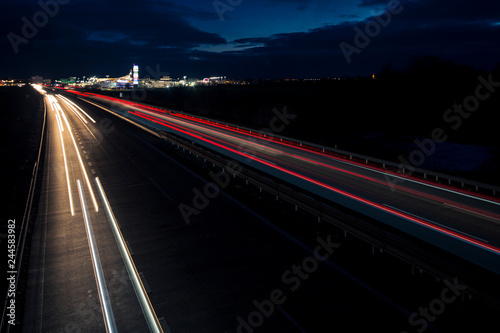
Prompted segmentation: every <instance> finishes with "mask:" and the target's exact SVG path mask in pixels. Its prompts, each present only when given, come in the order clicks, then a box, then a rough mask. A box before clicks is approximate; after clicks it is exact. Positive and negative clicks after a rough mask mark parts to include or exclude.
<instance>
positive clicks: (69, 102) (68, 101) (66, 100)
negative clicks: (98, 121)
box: [56, 95, 95, 124]
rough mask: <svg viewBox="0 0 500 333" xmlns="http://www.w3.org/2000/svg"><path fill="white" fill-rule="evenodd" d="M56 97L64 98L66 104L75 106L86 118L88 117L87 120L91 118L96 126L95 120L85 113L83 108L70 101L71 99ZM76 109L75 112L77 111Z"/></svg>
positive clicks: (60, 96)
mask: <svg viewBox="0 0 500 333" xmlns="http://www.w3.org/2000/svg"><path fill="white" fill-rule="evenodd" d="M56 96H57V97H59V98H62V99H63V100H64V101H65V102H66V104H68V105H70V106H73V107H75V108H76V109H78V110H80V112H81V113H83V114H84V115H85V116H87V118H89V119H90V121H91V122H93V123H94V124H95V120H94V119H93V118H92V117H91V116H89V115H88V113H87V112H85V111H83V110H82V108H80V107H79V106H78V105H76V104H75V103H73V102H72V101H70V100H69V99H67V98H66V97H64V96H62V95H56ZM76 109H75V111H76ZM76 112H78V111H76ZM85 123H87V122H85Z"/></svg>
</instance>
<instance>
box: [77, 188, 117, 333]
mask: <svg viewBox="0 0 500 333" xmlns="http://www.w3.org/2000/svg"><path fill="white" fill-rule="evenodd" d="M77 183H78V192H79V193H80V203H81V205H82V212H83V218H84V221H85V229H86V230H87V239H88V242H89V248H90V255H91V257H92V264H93V267H94V275H95V277H96V283H97V290H98V292H99V298H100V300H101V308H102V310H103V311H102V314H103V317H104V323H105V324H106V332H111V333H114V332H118V329H117V328H116V322H115V317H114V315H113V309H112V308H111V302H110V299H109V293H108V288H107V286H106V279H105V278H104V272H103V270H102V265H101V259H100V257H99V251H98V250H97V244H96V243H95V239H94V232H93V230H92V225H91V223H90V218H89V216H88V214H87V208H86V206H85V197H84V194H83V190H82V185H81V183H80V179H78V180H77Z"/></svg>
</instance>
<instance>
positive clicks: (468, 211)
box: [443, 202, 500, 222]
mask: <svg viewBox="0 0 500 333" xmlns="http://www.w3.org/2000/svg"><path fill="white" fill-rule="evenodd" d="M443 204H444V205H446V206H450V207H453V208H455V209H459V210H462V211H464V212H467V213H470V214H474V215H479V216H481V217H485V218H487V219H491V220H493V221H497V222H499V221H500V220H499V219H497V218H495V217H493V216H488V215H486V214H482V213H479V212H475V211H472V210H469V209H465V208H462V207H459V206H455V205H450V204H449V203H446V202H443Z"/></svg>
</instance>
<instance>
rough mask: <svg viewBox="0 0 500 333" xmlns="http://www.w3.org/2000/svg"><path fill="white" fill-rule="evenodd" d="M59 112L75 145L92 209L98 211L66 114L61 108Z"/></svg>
mask: <svg viewBox="0 0 500 333" xmlns="http://www.w3.org/2000/svg"><path fill="white" fill-rule="evenodd" d="M61 114H62V116H63V119H64V122H65V123H66V127H67V128H68V132H69V135H70V136H71V139H72V140H73V145H74V146H75V151H76V155H77V156H78V161H79V162H80V166H81V168H82V172H83V176H84V177H85V181H86V182H87V186H88V188H89V192H90V196H91V198H92V202H93V203H94V209H95V211H96V212H98V211H99V206H98V205H97V200H96V198H95V195H94V191H93V190H92V185H91V184H90V180H89V177H88V175H87V170H86V169H85V165H84V164H83V161H82V157H81V156H80V152H79V151H78V146H77V145H76V141H75V138H74V137H73V133H71V127H70V126H69V122H68V119H67V118H66V115H65V114H64V111H62V110H61ZM84 152H85V151H84Z"/></svg>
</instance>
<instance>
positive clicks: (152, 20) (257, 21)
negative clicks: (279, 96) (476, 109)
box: [0, 0, 500, 79]
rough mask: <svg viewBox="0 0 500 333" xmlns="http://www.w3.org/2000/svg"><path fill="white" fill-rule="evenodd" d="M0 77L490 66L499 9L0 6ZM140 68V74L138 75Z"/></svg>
mask: <svg viewBox="0 0 500 333" xmlns="http://www.w3.org/2000/svg"><path fill="white" fill-rule="evenodd" d="M4 7H5V8H4V11H3V13H4V14H3V15H4V17H3V18H2V23H3V24H2V28H1V29H2V35H3V36H4V37H3V38H2V39H1V41H2V42H1V43H2V45H1V47H2V55H1V57H2V61H1V62H0V77H2V78H6V77H13V78H29V77H31V76H33V75H40V76H43V77H47V78H62V77H70V76H77V77H82V76H87V77H88V76H94V75H95V76H100V77H103V76H105V75H110V76H111V77H116V76H122V75H124V74H126V73H127V71H128V70H129V69H130V68H131V65H132V64H133V63H136V64H138V65H139V66H140V67H141V77H143V76H145V75H149V76H152V77H154V76H161V75H165V73H169V74H170V75H171V76H172V77H182V76H184V75H186V76H188V77H198V78H204V77H210V76H220V75H226V76H228V77H231V78H235V79H241V78H264V79H266V78H320V77H333V76H356V75H363V76H369V75H371V74H372V73H373V72H379V71H380V70H381V69H382V68H383V67H384V66H387V65H388V64H391V65H392V66H394V67H395V68H403V67H405V66H406V65H407V63H408V61H410V60H411V59H413V58H415V57H419V56H426V55H431V56H437V57H442V58H445V59H449V60H451V61H454V62H456V63H458V64H466V65H470V66H473V67H475V68H482V69H485V70H490V69H492V68H494V67H495V66H496V65H497V63H498V62H499V61H500V60H499V58H498V55H499V54H500V18H499V17H500V6H499V5H498V3H497V1H494V0H484V1H481V2H477V1H472V0H458V1H451V0H443V1H432V0H401V1H397V0H388V1H387V0H358V1H352V0H343V1H335V2H329V1H324V0H294V1H284V0H272V1H264V0H255V1H244V0H215V1H205V0H204V1H201V0H195V1H190V2H188V3H186V2H181V1H180V0H171V1H156V0H155V1H153V0H146V1H142V2H140V3H139V2H136V1H130V0H125V1H97V0H79V1H77V0H73V1H69V0H46V1H44V0H40V1H38V2H34V1H28V0H20V1H16V2H10V3H6V4H4ZM148 69H149V73H148Z"/></svg>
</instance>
